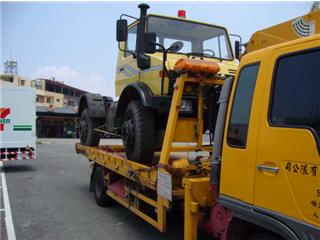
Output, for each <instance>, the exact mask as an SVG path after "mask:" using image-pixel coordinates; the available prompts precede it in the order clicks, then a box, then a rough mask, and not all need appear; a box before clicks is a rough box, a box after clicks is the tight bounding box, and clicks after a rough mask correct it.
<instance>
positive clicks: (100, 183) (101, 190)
mask: <svg viewBox="0 0 320 240" xmlns="http://www.w3.org/2000/svg"><path fill="white" fill-rule="evenodd" d="M107 190H108V187H107V185H106V183H105V180H104V176H103V172H102V168H101V167H99V166H98V167H96V168H95V171H94V175H93V193H94V198H95V200H96V203H97V204H98V205H99V206H100V207H110V206H113V205H114V200H113V199H112V198H110V197H109V196H108V195H107V194H106V192H107Z"/></svg>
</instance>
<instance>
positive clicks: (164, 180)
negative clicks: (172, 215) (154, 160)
mask: <svg viewBox="0 0 320 240" xmlns="http://www.w3.org/2000/svg"><path fill="white" fill-rule="evenodd" d="M157 193H158V194H159V195H160V196H162V197H164V198H166V199H168V200H169V201H172V177H171V175H170V174H168V173H164V172H161V171H158V183H157Z"/></svg>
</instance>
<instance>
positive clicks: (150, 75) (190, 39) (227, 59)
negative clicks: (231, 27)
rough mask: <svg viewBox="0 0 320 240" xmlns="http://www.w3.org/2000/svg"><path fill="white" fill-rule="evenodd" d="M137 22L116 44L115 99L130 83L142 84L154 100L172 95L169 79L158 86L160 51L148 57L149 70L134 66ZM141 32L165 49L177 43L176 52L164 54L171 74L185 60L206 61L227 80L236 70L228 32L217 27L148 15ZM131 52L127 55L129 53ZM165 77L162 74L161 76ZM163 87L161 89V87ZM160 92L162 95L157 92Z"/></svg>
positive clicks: (235, 61)
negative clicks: (178, 44)
mask: <svg viewBox="0 0 320 240" xmlns="http://www.w3.org/2000/svg"><path fill="white" fill-rule="evenodd" d="M138 22H139V21H138V20H136V21H134V22H133V23H132V24H130V25H129V27H128V39H127V41H125V42H120V49H125V51H121V50H119V53H118V63H117V74H116V81H115V86H116V96H121V94H122V93H123V90H124V89H125V88H126V87H127V86H128V85H129V84H130V83H134V82H142V83H144V84H146V85H147V86H148V88H149V89H150V90H151V92H152V94H153V95H155V96H161V95H172V93H173V89H172V88H173V84H174V81H172V79H170V80H171V81H170V80H169V78H168V76H165V79H164V82H163V83H162V81H161V80H162V75H161V74H162V73H163V72H164V69H163V53H162V51H161V49H160V48H158V49H157V50H156V52H155V53H152V54H147V55H148V56H149V57H150V66H148V68H147V69H144V70H141V69H139V68H138V66H137V57H136V56H135V55H134V53H136V46H137V45H138V44H139V43H137V28H138ZM145 32H153V33H155V34H156V42H157V44H160V45H162V46H164V47H165V48H166V49H169V48H170V46H172V45H173V44H174V43H177V42H179V43H180V44H181V45H180V46H179V49H172V50H170V51H168V54H167V61H166V63H165V64H166V68H167V69H168V71H170V70H172V69H173V67H174V65H175V63H176V62H177V61H178V60H179V59H181V58H185V57H187V56H190V57H193V58H202V59H204V60H206V61H212V62H218V63H219V65H220V68H221V70H220V72H219V73H220V74H222V75H226V76H230V75H234V74H235V73H236V70H237V65H238V63H237V60H236V59H235V58H234V53H233V49H232V47H231V44H230V39H229V33H228V31H227V30H226V29H225V28H224V27H221V26H217V25H213V24H209V23H202V22H197V21H193V20H189V19H186V18H183V17H168V16H161V15H155V14H149V15H148V16H147V19H146V29H145ZM130 52H131V53H130ZM163 74H165V73H163ZM162 84H163V86H162ZM161 89H163V91H162V90H161Z"/></svg>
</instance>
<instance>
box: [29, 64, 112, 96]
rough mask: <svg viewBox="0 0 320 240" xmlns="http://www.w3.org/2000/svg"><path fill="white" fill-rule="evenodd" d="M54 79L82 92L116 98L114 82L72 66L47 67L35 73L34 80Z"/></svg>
mask: <svg viewBox="0 0 320 240" xmlns="http://www.w3.org/2000/svg"><path fill="white" fill-rule="evenodd" d="M51 77H54V78H55V80H56V81H62V82H63V83H64V84H67V85H70V86H73V87H76V88H80V89H82V90H85V91H88V92H92V93H100V94H102V95H104V96H112V97H114V82H112V83H110V82H107V81H106V79H104V78H103V77H102V76H101V75H98V74H96V73H81V72H79V71H77V70H75V69H72V68H71V67H70V66H61V67H58V66H45V67H40V68H38V69H37V70H36V71H35V74H34V76H33V78H48V79H50V78H51Z"/></svg>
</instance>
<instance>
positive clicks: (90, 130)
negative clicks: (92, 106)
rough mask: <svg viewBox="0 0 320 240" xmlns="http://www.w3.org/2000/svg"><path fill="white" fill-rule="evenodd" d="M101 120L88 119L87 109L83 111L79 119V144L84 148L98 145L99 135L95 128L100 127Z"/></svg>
mask: <svg viewBox="0 0 320 240" xmlns="http://www.w3.org/2000/svg"><path fill="white" fill-rule="evenodd" d="M100 125H101V120H100V119H97V118H90V116H89V113H88V109H87V108H86V109H84V111H83V112H82V114H81V117H80V126H79V130H80V143H81V144H82V145H85V146H90V147H96V146H98V145H99V141H100V135H99V133H97V132H96V131H94V129H95V128H97V127H100Z"/></svg>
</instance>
